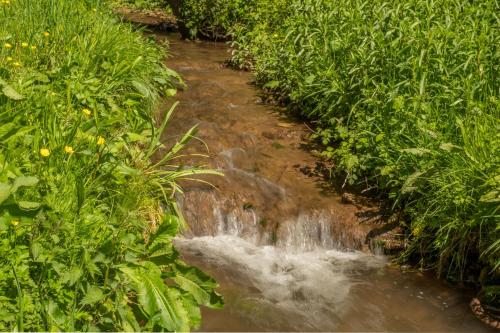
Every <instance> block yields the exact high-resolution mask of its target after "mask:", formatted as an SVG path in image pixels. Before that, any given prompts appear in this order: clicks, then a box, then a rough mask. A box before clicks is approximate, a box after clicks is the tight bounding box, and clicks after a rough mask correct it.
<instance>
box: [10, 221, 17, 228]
mask: <svg viewBox="0 0 500 333" xmlns="http://www.w3.org/2000/svg"><path fill="white" fill-rule="evenodd" d="M10 224H12V225H13V226H14V227H15V226H17V225H18V224H19V220H12V221H10Z"/></svg>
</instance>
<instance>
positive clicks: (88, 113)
mask: <svg viewBox="0 0 500 333" xmlns="http://www.w3.org/2000/svg"><path fill="white" fill-rule="evenodd" d="M82 112H83V114H84V115H86V116H87V117H90V115H92V111H90V110H89V109H87V108H85V109H83V110H82Z"/></svg>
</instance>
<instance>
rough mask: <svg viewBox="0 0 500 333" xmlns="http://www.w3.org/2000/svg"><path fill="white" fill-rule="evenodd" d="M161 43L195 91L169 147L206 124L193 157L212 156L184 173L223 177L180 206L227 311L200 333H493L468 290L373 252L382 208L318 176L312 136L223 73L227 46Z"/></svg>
mask: <svg viewBox="0 0 500 333" xmlns="http://www.w3.org/2000/svg"><path fill="white" fill-rule="evenodd" d="M156 38H157V39H158V40H160V41H165V40H168V41H169V43H170V48H169V53H170V54H171V55H170V57H169V58H168V60H167V65H168V66H169V67H170V68H172V69H174V70H176V71H177V72H179V73H180V74H181V76H182V77H183V78H184V80H185V81H186V83H187V88H185V89H184V90H183V91H180V92H179V93H178V95H177V96H176V97H175V99H176V100H179V101H180V105H179V106H178V108H177V111H176V112H175V113H174V116H173V119H172V121H171V122H170V124H169V128H168V129H167V131H166V134H165V136H164V137H163V140H164V142H166V143H169V142H172V140H174V139H175V138H176V137H178V135H179V134H182V133H184V132H185V131H186V130H188V129H189V128H190V127H191V126H194V125H196V124H198V133H197V137H198V138H199V139H200V140H199V141H193V142H192V144H191V145H190V147H189V149H188V152H193V153H194V152H202V153H206V155H207V156H208V157H193V158H190V159H189V160H187V161H186V162H185V163H190V164H191V163H192V164H195V163H196V164H204V165H205V166H207V167H211V168H215V169H218V170H221V171H222V172H223V173H224V174H225V176H224V177H215V176H214V177H212V176H210V177H204V178H203V179H204V180H206V181H208V182H210V183H212V184H213V186H209V185H207V184H205V183H199V182H198V183H197V182H186V183H183V184H182V185H183V187H184V189H185V193H184V195H182V196H179V198H178V201H179V204H180V206H181V207H182V209H183V213H184V216H185V219H186V221H187V223H188V224H189V226H190V228H189V230H186V231H185V232H184V234H183V236H182V237H179V238H178V239H177V240H176V247H177V248H178V250H179V252H180V253H181V255H182V257H183V258H184V260H185V261H186V262H188V263H190V264H192V265H196V266H198V267H200V268H202V269H203V270H204V271H206V272H207V273H209V274H211V275H212V276H213V277H214V278H215V279H216V280H217V281H218V283H219V284H220V288H219V291H220V292H221V293H222V294H223V295H224V297H225V302H226V305H225V308H224V309H223V310H211V309H205V308H204V309H203V310H202V314H203V323H202V326H201V327H200V331H434V332H436V331H448V332H450V331H463V332H490V331H492V330H490V329H489V328H488V327H486V326H485V325H483V324H482V323H481V322H480V321H479V320H477V319H476V318H475V317H474V316H473V315H472V313H471V311H470V309H469V306H468V302H469V301H470V300H471V298H472V295H471V294H470V293H468V292H467V291H463V290H457V289H454V288H452V287H450V286H448V285H447V284H446V283H445V282H443V281H440V280H437V279H436V278H434V277H433V276H432V274H430V275H429V274H424V273H420V272H410V271H405V270H402V269H400V268H399V267H395V266H393V265H391V264H390V261H389V260H388V259H387V258H386V257H384V256H377V255H374V254H371V253H370V252H369V251H368V250H367V247H366V245H365V239H366V237H367V234H368V233H369V232H370V230H372V229H373V228H374V226H373V223H361V221H362V218H363V216H367V215H368V216H370V215H376V214H377V212H378V209H379V208H378V206H377V204H376V203H373V202H370V201H369V200H355V201H354V202H350V201H349V202H345V201H344V200H342V198H341V196H340V195H339V194H338V193H337V192H336V191H335V190H334V189H333V188H332V187H330V185H329V184H328V183H327V182H325V181H324V179H323V178H322V177H321V176H319V175H317V174H316V173H315V172H314V171H315V170H316V166H317V164H318V158H316V157H314V154H311V150H312V148H310V146H309V145H308V144H307V141H306V140H304V138H305V136H306V135H307V134H308V133H310V130H309V129H308V128H307V126H305V125H304V124H302V123H300V122H296V121H293V120H292V119H289V118H287V117H286V116H285V115H284V114H282V113H280V112H279V109H278V108H276V107H273V106H269V105H265V104H264V103H263V102H262V99H261V98H260V97H259V96H258V93H259V92H258V91H257V90H256V89H255V88H254V87H253V86H252V85H251V79H252V76H251V74H250V73H248V72H244V71H236V70H232V69H228V68H225V67H224V66H223V64H224V61H225V60H227V59H228V58H229V57H230V54H229V53H228V51H227V45H225V44H224V43H215V42H203V41H202V42H186V41H181V40H180V39H179V37H178V36H177V35H175V34H170V35H167V34H161V33H159V34H157V35H156ZM168 107H169V105H164V108H168Z"/></svg>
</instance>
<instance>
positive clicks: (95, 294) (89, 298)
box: [80, 286, 104, 305]
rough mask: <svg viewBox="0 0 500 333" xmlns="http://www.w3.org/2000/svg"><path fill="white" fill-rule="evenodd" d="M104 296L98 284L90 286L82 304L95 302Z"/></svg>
mask: <svg viewBox="0 0 500 333" xmlns="http://www.w3.org/2000/svg"><path fill="white" fill-rule="evenodd" d="M103 298H104V293H103V292H102V290H101V288H99V287H98V286H90V287H89V288H88V289H87V293H86V294H85V296H84V297H83V298H82V300H81V302H80V303H81V304H82V305H89V304H95V303H97V302H99V301H101V300H102V299H103Z"/></svg>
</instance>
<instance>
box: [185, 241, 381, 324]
mask: <svg viewBox="0 0 500 333" xmlns="http://www.w3.org/2000/svg"><path fill="white" fill-rule="evenodd" d="M176 246H177V247H178V248H179V250H180V251H181V252H182V253H183V254H184V255H187V256H188V257H189V258H197V260H200V261H202V262H203V263H204V264H205V265H208V266H209V267H212V268H215V269H216V270H217V271H218V272H219V274H220V273H222V274H221V275H223V276H224V277H223V278H227V279H228V280H230V281H237V284H238V285H244V286H246V287H247V288H248V289H249V290H251V292H250V294H249V295H248V296H247V297H248V298H251V299H252V303H254V304H255V306H258V307H262V309H268V310H269V311H271V312H272V313H273V320H276V321H279V318H280V317H283V318H284V317H288V318H290V316H292V317H293V318H295V319H294V320H297V319H299V321H300V322H302V323H303V327H305V328H310V329H314V328H316V327H317V324H318V323H321V325H324V324H325V322H331V323H332V324H333V323H334V322H335V321H336V320H337V318H338V317H339V316H342V314H343V311H344V309H347V308H348V307H347V306H345V304H344V302H345V301H346V299H347V298H348V296H349V293H350V290H351V288H352V287H353V286H354V285H356V284H358V283H362V282H361V280H356V279H355V278H353V276H352V275H353V274H352V272H353V271H357V272H361V271H363V270H372V269H376V268H379V267H382V266H384V264H385V260H384V259H382V258H379V257H374V256H371V255H367V254H363V253H360V252H341V251H336V250H325V249H316V250H312V251H305V252H302V251H298V250H297V251H293V250H292V249H291V248H290V247H286V248H279V247H275V246H257V245H255V244H254V243H253V242H251V241H247V240H244V239H242V238H239V237H237V236H233V235H219V236H204V237H196V238H193V239H177V240H176ZM219 274H218V275H219ZM271 312H270V313H271Z"/></svg>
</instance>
